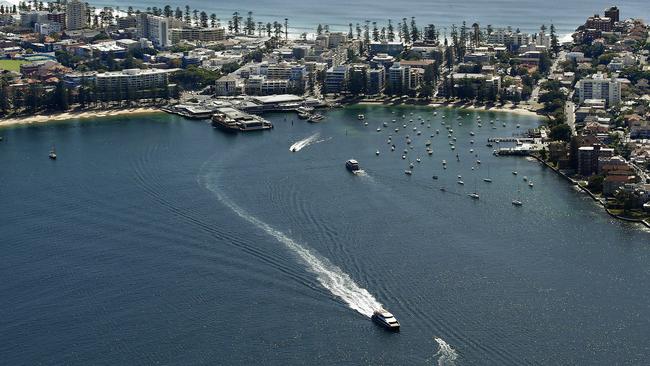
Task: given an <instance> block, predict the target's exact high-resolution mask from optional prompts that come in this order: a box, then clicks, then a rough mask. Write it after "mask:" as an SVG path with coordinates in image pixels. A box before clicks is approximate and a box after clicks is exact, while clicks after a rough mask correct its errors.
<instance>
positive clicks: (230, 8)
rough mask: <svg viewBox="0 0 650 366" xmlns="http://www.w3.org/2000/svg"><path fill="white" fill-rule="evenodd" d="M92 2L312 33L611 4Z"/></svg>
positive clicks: (636, 10)
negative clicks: (238, 18) (321, 28)
mask: <svg viewBox="0 0 650 366" xmlns="http://www.w3.org/2000/svg"><path fill="white" fill-rule="evenodd" d="M93 4H95V5H102V6H119V7H120V9H122V10H126V8H127V7H128V6H133V7H135V8H136V9H137V8H140V9H146V8H147V7H153V6H157V7H159V8H162V7H164V6H165V5H166V4H170V5H171V6H172V8H174V9H175V8H176V7H177V6H180V7H181V9H183V10H184V9H185V5H186V4H187V5H189V6H190V7H191V8H192V9H194V8H196V9H199V10H205V11H206V12H208V14H210V13H216V14H217V16H218V18H220V19H221V20H222V21H223V23H224V24H226V23H227V19H230V18H231V17H232V13H233V12H234V11H239V12H240V14H242V15H243V16H246V13H247V12H248V11H253V13H254V16H255V18H256V21H258V20H259V21H263V22H265V23H266V22H273V21H280V22H283V21H284V18H288V19H289V27H290V28H291V29H292V30H293V31H294V32H296V33H300V32H315V30H316V26H317V25H318V24H329V25H330V29H332V30H345V31H347V30H348V24H349V23H353V24H356V23H360V24H361V25H363V23H364V22H365V21H366V20H370V21H371V22H372V21H376V22H378V24H379V25H380V27H381V25H382V24H383V25H385V24H386V23H387V19H389V18H390V19H392V20H393V23H395V22H398V21H401V19H402V18H409V21H410V18H411V17H412V16H415V17H416V20H417V22H418V24H419V25H420V27H423V26H424V25H426V24H429V23H434V24H436V26H438V27H439V28H441V30H443V29H442V28H444V27H450V26H451V24H456V25H460V24H461V23H462V22H463V21H464V20H465V21H467V23H468V26H469V25H471V24H472V23H474V22H478V23H479V24H481V25H482V26H483V27H485V26H487V25H488V24H492V25H493V26H495V27H499V26H502V27H505V26H509V25H510V26H513V27H514V28H516V27H519V28H520V29H521V30H522V31H525V32H535V31H538V30H539V27H540V26H541V25H542V24H546V26H547V27H548V26H549V25H550V24H551V23H554V24H555V26H556V27H557V30H558V33H560V34H563V35H566V34H570V33H571V32H573V30H575V28H576V27H577V26H579V25H581V24H584V22H585V20H586V18H587V17H588V16H590V15H593V14H596V13H600V14H602V12H603V10H604V9H605V8H607V7H609V6H611V5H613V3H612V1H610V0H589V1H563V0H548V1H544V2H539V1H532V0H523V1H513V0H497V1H487V0H464V1H453V0H438V1H426V0H408V1H371V0H360V1H354V2H350V1H344V0H330V1H317V0H303V1H286V0H267V1H256V0H239V1H231V0H226V1H219V2H211V1H199V0H192V1H186V2H183V3H170V2H168V3H164V2H158V1H152V0H136V1H132V2H123V1H114V0H102V1H99V2H93ZM615 5H617V6H619V8H620V9H621V16H622V17H623V18H629V17H634V18H643V19H645V20H650V6H648V2H647V1H646V0H621V1H618V2H616V3H615Z"/></svg>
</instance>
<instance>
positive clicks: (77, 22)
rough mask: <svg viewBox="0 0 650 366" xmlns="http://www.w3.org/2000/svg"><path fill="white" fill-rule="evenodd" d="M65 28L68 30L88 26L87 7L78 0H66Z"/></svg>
mask: <svg viewBox="0 0 650 366" xmlns="http://www.w3.org/2000/svg"><path fill="white" fill-rule="evenodd" d="M65 21H66V24H65V26H66V28H67V29H70V30H79V29H84V28H86V27H87V26H88V7H87V5H86V3H84V2H81V1H79V0H72V1H70V2H68V4H67V5H66V8H65Z"/></svg>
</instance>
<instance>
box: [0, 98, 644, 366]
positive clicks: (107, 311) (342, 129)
mask: <svg viewBox="0 0 650 366" xmlns="http://www.w3.org/2000/svg"><path fill="white" fill-rule="evenodd" d="M392 112H395V113H394V114H393V113H392ZM359 113H364V114H365V115H366V121H367V122H368V126H364V124H363V123H362V122H360V121H359V120H357V115H358V114H359ZM411 113H414V114H413V115H411ZM402 114H404V115H406V118H404V119H402V118H401V115H402ZM326 115H327V119H326V121H324V122H322V123H319V124H309V123H307V122H305V121H300V120H298V119H296V117H295V115H293V114H272V115H268V116H267V117H268V118H269V119H270V120H271V121H272V122H273V123H274V124H275V128H274V129H273V130H271V131H266V132H261V133H250V134H240V135H232V134H224V133H222V132H220V131H218V130H214V129H212V128H211V127H210V126H209V124H207V123H204V122H196V121H188V120H184V119H183V118H181V117H177V116H172V115H166V114H153V115H141V116H132V117H114V118H104V119H98V120H87V121H72V122H65V123H52V124H47V125H38V126H36V125H34V126H28V127H16V128H11V129H3V130H0V135H1V136H4V141H2V142H0V167H1V169H2V171H1V172H0V202H2V203H1V206H0V207H1V209H0V249H1V250H2V261H0V278H2V281H0V314H2V318H1V319H2V321H0V359H1V360H2V361H0V363H1V364H6V365H37V364H47V365H50V364H51V365H60V364H65V365H89V364H92V365H115V364H133V365H149V364H165V365H171V364H187V365H250V364H254V363H258V364H260V363H261V364H268V365H305V364H309V365H613V364H616V365H643V364H647V359H648V358H649V357H650V346H649V345H648V341H647V339H648V335H649V333H648V329H650V321H649V319H650V309H649V308H648V303H650V233H649V232H648V231H647V230H645V231H644V230H643V229H641V228H640V227H638V226H636V225H632V224H629V223H624V222H620V221H616V220H613V219H612V218H611V217H609V216H608V215H606V214H605V213H604V212H603V211H602V209H600V208H599V207H598V206H596V205H595V204H594V202H593V201H592V200H590V199H589V198H588V197H586V196H585V195H584V194H582V193H579V192H577V191H576V190H575V189H574V188H572V187H571V186H570V185H568V184H567V183H566V182H565V181H563V180H562V179H560V178H559V177H558V176H557V175H556V174H555V173H553V172H552V171H551V170H549V169H545V168H543V167H542V166H541V165H540V164H539V163H537V162H532V161H528V160H526V159H524V158H520V157H501V158H497V157H495V156H493V155H492V154H491V151H492V148H489V147H486V146H485V141H486V139H487V137H489V136H509V135H511V134H512V133H517V132H521V131H522V130H525V129H527V128H532V127H535V126H537V124H538V120H537V118H536V117H530V116H521V115H516V114H506V113H496V112H477V111H465V110H463V111H459V110H455V109H438V115H437V116H434V115H433V113H432V110H431V109H430V108H424V107H380V106H354V107H348V108H345V109H335V110H331V111H328V112H327V113H326ZM443 115H445V118H443V117H442V116H443ZM458 115H460V116H461V119H460V120H459V119H457V118H456V117H457V116H458ZM418 116H421V117H422V118H423V119H424V124H420V122H419V119H418ZM477 116H481V120H482V121H483V122H482V124H483V127H481V128H479V127H478V126H477ZM497 118H498V119H499V121H498V122H495V127H496V129H492V128H491V127H492V125H491V124H490V123H489V120H490V119H494V120H496V119H497ZM392 119H396V120H397V121H396V122H395V123H393V122H392ZM409 119H413V120H414V121H413V122H411V123H409ZM429 119H430V120H431V121H427V120H429ZM443 121H444V122H446V123H451V124H452V125H453V130H454V133H453V135H454V136H455V137H456V138H457V141H456V150H455V151H452V150H451V149H450V145H449V143H448V140H449V139H448V138H447V135H446V133H445V131H446V130H445V127H444V126H443V125H442V122H443ZM383 122H387V123H388V125H389V127H388V128H384V127H383V126H382V123H383ZM459 122H461V123H462V125H459ZM502 122H505V123H506V127H503V126H502V125H501V123H502ZM428 123H431V128H427V124H428ZM517 123H519V124H521V128H520V129H517V128H516V127H515V125H516V124H517ZM402 124H406V125H407V128H406V129H405V128H400V131H399V132H397V133H395V132H394V128H396V126H400V127H401V125H402ZM413 127H415V128H416V129H417V130H419V131H422V135H420V136H418V135H417V134H416V132H415V131H413ZM377 128H381V131H380V132H377V131H376V129H377ZM436 129H439V130H440V134H439V135H435V133H434V132H433V131H435V130H436ZM471 131H473V132H475V134H476V135H475V136H473V137H472V136H470V132H471ZM432 133H434V135H435V137H433V138H430V137H429V135H430V134H432ZM407 134H408V135H410V137H411V139H412V140H413V143H412V144H413V145H414V149H409V148H407V147H406V143H405V135H407ZM388 135H392V141H393V142H394V143H395V144H396V146H397V149H396V151H394V152H391V151H390V145H389V144H388V143H387V139H388ZM429 139H430V140H431V141H432V146H433V150H434V153H433V155H432V156H428V155H426V154H425V153H424V149H425V141H426V140H429ZM471 139H474V140H475V143H474V144H471V143H470V140H471ZM296 143H298V145H296V146H299V147H300V149H299V151H296V152H290V151H289V148H290V146H292V145H294V144H296ZM53 144H55V145H56V150H57V153H58V155H59V158H58V160H56V161H50V160H49V159H48V158H47V153H48V151H49V149H50V147H51V145H53ZM405 148H406V149H408V150H409V152H408V154H407V159H402V158H401V154H403V152H402V150H404V149H405ZM470 149H474V150H475V152H474V153H473V154H472V153H470V152H469V150H470ZM377 150H379V152H380V155H379V156H376V155H375V152H376V151H377ZM456 152H458V154H459V158H460V161H457V159H456V157H455V154H456ZM475 155H478V157H477V156H475ZM417 157H419V158H420V159H421V162H420V163H417V162H415V159H416V158H417ZM350 158H356V159H357V160H359V162H360V164H361V166H362V168H363V169H364V170H365V172H366V173H365V174H363V175H358V176H356V175H352V174H350V173H349V172H348V171H346V170H345V167H344V163H345V161H346V160H347V159H350ZM443 159H444V160H446V161H447V163H448V168H447V169H446V170H444V169H443V168H442V163H441V162H442V160H443ZM477 159H480V160H481V164H476V162H475V161H476V160H477ZM409 161H411V162H413V164H414V165H415V167H414V168H413V175H412V176H407V175H405V174H404V170H405V169H407V168H408V163H409ZM472 167H474V170H472ZM512 171H517V172H518V175H516V176H515V175H513V174H512V173H511V172H512ZM434 174H436V175H438V176H439V179H438V180H433V179H432V175H434ZM457 175H461V176H462V179H463V181H464V182H465V184H464V185H463V186H461V185H459V184H457V183H456V181H457ZM488 175H489V176H490V177H491V178H492V179H493V182H492V183H485V182H483V181H482V178H484V177H486V176H488ZM524 176H526V177H528V178H529V180H531V181H533V182H534V187H533V188H530V187H528V186H527V185H526V183H525V182H524V181H523V177H524ZM440 187H446V188H447V191H446V192H442V191H441V190H440ZM475 189H476V190H477V191H478V193H479V194H480V196H481V198H480V200H478V201H475V200H472V199H471V198H469V197H467V193H469V192H472V191H474V190H475ZM518 191H519V192H520V193H518ZM515 197H520V198H521V200H522V201H523V202H524V205H523V206H522V207H514V206H513V205H512V204H511V200H512V199H513V198H515ZM378 306H384V307H386V308H387V309H389V310H390V311H391V312H393V313H394V314H395V315H396V316H397V318H398V319H399V320H400V322H401V323H402V331H401V332H400V333H397V334H392V333H388V332H386V331H384V330H383V329H381V328H379V327H378V326H376V325H375V324H373V323H372V322H371V321H370V319H369V317H368V316H369V314H370V313H371V312H372V310H373V309H374V308H376V307H378Z"/></svg>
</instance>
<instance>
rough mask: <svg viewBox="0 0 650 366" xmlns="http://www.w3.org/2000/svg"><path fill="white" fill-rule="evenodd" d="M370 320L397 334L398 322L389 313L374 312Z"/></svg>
mask: <svg viewBox="0 0 650 366" xmlns="http://www.w3.org/2000/svg"><path fill="white" fill-rule="evenodd" d="M372 320H373V321H374V322H375V323H377V324H379V325H381V326H382V327H384V328H386V329H388V330H391V331H393V332H399V322H398V321H397V319H395V317H394V316H393V314H391V313H389V312H388V311H387V310H385V309H378V310H375V312H374V313H373V314H372Z"/></svg>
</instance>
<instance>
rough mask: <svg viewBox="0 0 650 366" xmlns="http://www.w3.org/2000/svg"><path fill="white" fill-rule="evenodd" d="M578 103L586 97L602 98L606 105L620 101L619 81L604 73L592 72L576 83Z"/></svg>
mask: <svg viewBox="0 0 650 366" xmlns="http://www.w3.org/2000/svg"><path fill="white" fill-rule="evenodd" d="M577 88H578V95H579V96H580V103H582V102H584V101H585V100H586V99H604V100H605V102H606V103H607V105H608V106H612V105H615V104H618V103H620V102H621V82H620V81H618V80H617V79H616V78H611V79H608V78H606V77H605V75H604V74H602V73H598V74H594V75H592V76H590V77H588V78H584V79H582V80H580V81H579V82H578V84H577Z"/></svg>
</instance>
